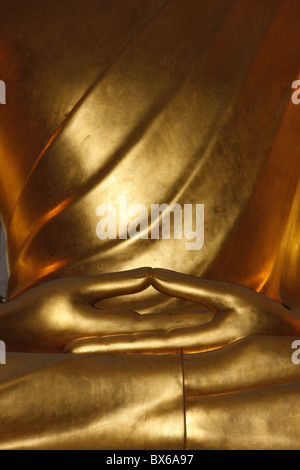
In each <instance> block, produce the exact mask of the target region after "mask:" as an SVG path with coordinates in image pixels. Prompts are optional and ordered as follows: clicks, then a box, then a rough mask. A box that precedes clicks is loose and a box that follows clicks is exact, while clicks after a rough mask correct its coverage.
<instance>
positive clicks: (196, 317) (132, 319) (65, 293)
mask: <svg viewBox="0 0 300 470" xmlns="http://www.w3.org/2000/svg"><path fill="white" fill-rule="evenodd" d="M150 284H151V268H140V269H135V270H132V271H126V272H119V273H110V274H100V275H97V276H86V277H71V278H63V279H57V280H55V281H50V282H46V283H44V284H41V285H39V286H37V287H34V288H32V289H31V290H29V291H27V292H25V293H24V294H21V295H20V296H19V297H16V298H15V299H13V300H11V301H9V302H6V303H4V304H2V305H0V338H1V340H3V341H5V343H6V346H7V350H8V351H13V352H55V353H63V352H64V350H65V348H66V346H67V345H68V344H69V343H71V342H72V341H74V340H76V339H79V338H82V337H95V336H98V337H107V336H110V335H112V336H114V335H122V334H125V335H126V334H133V333H143V332H144V333H146V332H148V333H149V332H154V331H161V332H163V331H168V330H169V329H172V328H175V327H180V326H182V327H193V326H197V325H199V324H201V323H202V322H203V314H201V313H190V314H188V315H186V314H150V315H140V314H138V313H136V312H134V311H130V310H120V309H119V310H117V309H104V310H103V309H101V310H100V309H98V308H96V307H95V306H94V305H95V304H96V303H97V302H98V301H100V300H103V299H107V298H111V297H117V296H121V295H129V294H135V293H138V292H141V291H143V290H145V289H147V288H148V287H149V286H150Z"/></svg>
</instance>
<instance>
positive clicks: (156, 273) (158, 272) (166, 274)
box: [152, 268, 174, 281]
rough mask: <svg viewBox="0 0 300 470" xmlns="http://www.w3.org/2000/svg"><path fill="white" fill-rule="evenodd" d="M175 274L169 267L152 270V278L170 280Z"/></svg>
mask: <svg viewBox="0 0 300 470" xmlns="http://www.w3.org/2000/svg"><path fill="white" fill-rule="evenodd" d="M173 275H174V272H173V271H170V270H168V269H161V268H155V269H153V270H152V278H153V279H157V280H159V281H169V280H170V279H172V277H173Z"/></svg>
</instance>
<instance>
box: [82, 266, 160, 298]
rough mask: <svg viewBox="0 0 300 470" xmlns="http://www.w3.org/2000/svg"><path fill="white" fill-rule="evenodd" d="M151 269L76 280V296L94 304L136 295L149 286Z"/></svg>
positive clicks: (98, 275)
mask: <svg viewBox="0 0 300 470" xmlns="http://www.w3.org/2000/svg"><path fill="white" fill-rule="evenodd" d="M151 271H152V269H151V268H139V269H133V270H130V271H121V272H117V273H108V274H97V275H95V276H85V277H79V278H76V281H75V282H76V286H74V288H75V289H76V294H77V296H78V295H79V296H80V297H82V299H83V300H84V301H85V302H89V303H90V304H95V303H96V302H98V301H99V300H103V299H107V298H111V297H117V296H120V295H127V294H136V293H138V292H141V291H143V290H145V289H147V288H148V287H149V286H150V284H151V278H150V274H151Z"/></svg>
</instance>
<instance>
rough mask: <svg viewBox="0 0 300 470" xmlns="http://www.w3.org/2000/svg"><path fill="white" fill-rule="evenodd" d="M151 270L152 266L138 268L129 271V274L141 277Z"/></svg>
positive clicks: (148, 274)
mask: <svg viewBox="0 0 300 470" xmlns="http://www.w3.org/2000/svg"><path fill="white" fill-rule="evenodd" d="M151 272H152V268H139V269H135V270H134V271H132V272H131V274H130V276H131V277H133V278H134V279H140V278H141V279H142V278H145V277H148V276H150V274H151Z"/></svg>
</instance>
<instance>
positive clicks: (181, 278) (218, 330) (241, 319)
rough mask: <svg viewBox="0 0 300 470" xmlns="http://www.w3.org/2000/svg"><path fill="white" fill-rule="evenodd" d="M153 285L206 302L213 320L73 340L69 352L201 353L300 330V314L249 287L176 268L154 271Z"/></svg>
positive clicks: (196, 300) (173, 294)
mask: <svg viewBox="0 0 300 470" xmlns="http://www.w3.org/2000/svg"><path fill="white" fill-rule="evenodd" d="M152 285H153V286H154V287H155V288H156V289H157V290H158V291H160V292H161V293H164V294H167V295H170V296H173V297H178V298H182V299H186V300H189V301H193V302H198V303H201V304H204V305H206V306H207V307H208V308H209V309H210V310H211V311H212V312H213V313H214V317H213V319H212V320H211V321H210V322H209V323H206V324H204V325H199V326H197V327H188V328H175V329H170V330H169V331H167V332H149V333H141V334H139V333H137V334H133V335H122V336H115V337H113V336H110V337H106V338H105V337H104V338H86V339H80V340H78V341H75V342H73V343H72V344H70V345H69V346H68V348H67V351H68V352H73V353H89V352H128V353H134V352H145V353H149V352H151V353H170V352H185V353H196V352H201V351H207V350H212V349H217V348H219V347H222V346H225V345H228V344H230V343H233V342H234V341H237V340H239V339H241V338H245V337H249V336H257V335H267V336H296V335H298V334H300V312H299V311H291V310H288V309H287V308H285V307H284V306H282V305H281V304H279V303H278V302H275V301H273V300H271V299H269V298H268V297H266V296H264V295H262V294H259V293H257V292H255V291H253V290H251V289H248V288H246V287H241V286H239V285H235V284H230V283H226V282H217V281H208V280H203V279H199V278H197V277H193V276H188V275H184V274H179V273H176V272H172V271H167V270H162V269H154V270H153V272H152Z"/></svg>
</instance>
